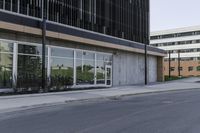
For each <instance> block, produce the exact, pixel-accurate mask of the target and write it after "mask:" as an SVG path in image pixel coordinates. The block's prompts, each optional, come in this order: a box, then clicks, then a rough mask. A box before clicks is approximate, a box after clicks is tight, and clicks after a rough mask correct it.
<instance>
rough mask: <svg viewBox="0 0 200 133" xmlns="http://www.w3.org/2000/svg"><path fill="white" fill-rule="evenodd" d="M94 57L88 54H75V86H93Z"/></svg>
mask: <svg viewBox="0 0 200 133" xmlns="http://www.w3.org/2000/svg"><path fill="white" fill-rule="evenodd" d="M94 57H95V55H94V53H89V52H82V51H79V52H77V59H76V73H77V75H76V77H77V85H84V84H94V73H95V69H94V68H95V66H94V65H95V58H94Z"/></svg>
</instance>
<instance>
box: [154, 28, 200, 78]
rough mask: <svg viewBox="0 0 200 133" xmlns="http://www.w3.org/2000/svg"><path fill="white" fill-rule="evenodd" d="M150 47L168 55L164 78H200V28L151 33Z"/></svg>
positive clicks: (165, 62)
mask: <svg viewBox="0 0 200 133" xmlns="http://www.w3.org/2000/svg"><path fill="white" fill-rule="evenodd" d="M151 45H152V46H155V47H158V48H160V49H163V50H165V51H167V53H168V56H167V57H165V61H164V74H165V75H166V76H167V75H171V76H183V77H190V76H200V26H191V27H184V28H177V29H170V30H163V31H157V32H152V33H151ZM169 55H170V56H169Z"/></svg>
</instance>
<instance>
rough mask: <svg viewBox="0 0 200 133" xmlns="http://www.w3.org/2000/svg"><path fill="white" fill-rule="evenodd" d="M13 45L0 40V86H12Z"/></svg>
mask: <svg viewBox="0 0 200 133" xmlns="http://www.w3.org/2000/svg"><path fill="white" fill-rule="evenodd" d="M12 61H13V45H12V44H11V43H8V42H3V41H0V88H10V87H12V67H13V65H12V64H13V62H12Z"/></svg>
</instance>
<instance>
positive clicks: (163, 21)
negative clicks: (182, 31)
mask: <svg viewBox="0 0 200 133" xmlns="http://www.w3.org/2000/svg"><path fill="white" fill-rule="evenodd" d="M150 1H151V13H150V14H151V15H150V16H151V31H158V30H166V29H173V28H180V27H187V26H196V25H200V0H150Z"/></svg>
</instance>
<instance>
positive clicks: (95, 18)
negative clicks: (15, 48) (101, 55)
mask: <svg viewBox="0 0 200 133" xmlns="http://www.w3.org/2000/svg"><path fill="white" fill-rule="evenodd" d="M43 7H45V11H46V14H45V16H46V17H47V20H49V21H53V22H57V23H61V24H65V25H70V26H75V27H79V28H82V29H87V30H90V31H95V32H99V33H103V34H107V35H111V36H115V37H119V38H124V39H127V40H132V41H136V42H140V43H144V44H149V0H45V3H44V6H43V0H0V9H3V10H7V11H11V12H16V13H19V14H23V15H27V16H32V17H36V18H42V16H43V13H42V9H43Z"/></svg>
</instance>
